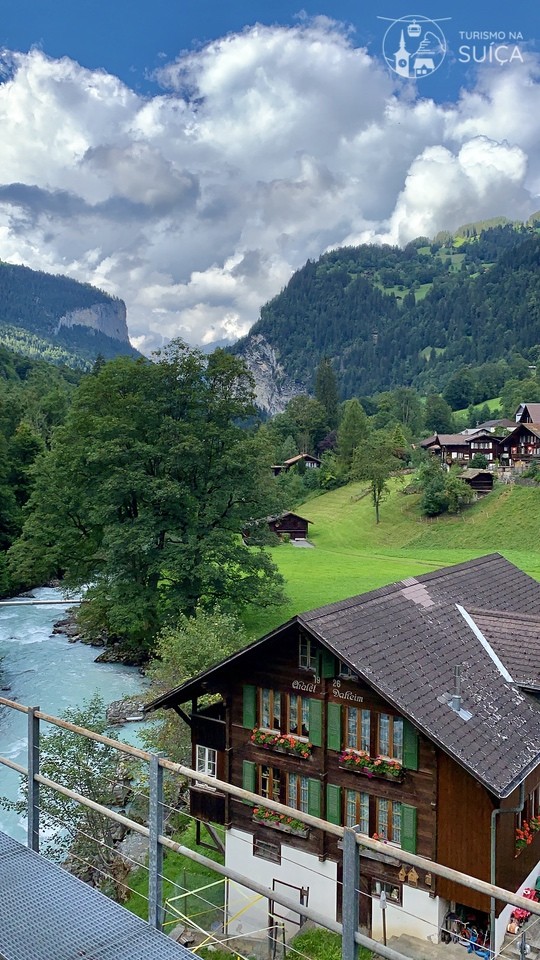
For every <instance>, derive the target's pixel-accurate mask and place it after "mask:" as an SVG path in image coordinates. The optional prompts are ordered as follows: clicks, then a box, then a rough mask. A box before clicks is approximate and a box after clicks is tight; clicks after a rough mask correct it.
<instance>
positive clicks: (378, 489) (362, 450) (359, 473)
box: [351, 431, 402, 523]
mask: <svg viewBox="0 0 540 960" xmlns="http://www.w3.org/2000/svg"><path fill="white" fill-rule="evenodd" d="M401 466H402V464H401V461H400V460H398V459H397V457H395V456H394V444H393V442H392V438H391V437H388V436H387V435H386V434H385V433H383V432H380V431H378V432H377V433H375V434H372V436H371V437H370V440H369V443H365V444H362V445H361V446H359V447H357V448H356V450H355V454H354V458H353V463H352V468H351V477H352V478H353V479H355V480H367V481H369V485H370V490H371V499H372V501H373V506H374V507H375V520H376V522H377V523H380V504H381V503H382V501H383V500H384V497H385V495H386V492H387V490H388V481H389V479H390V477H391V475H392V473H393V472H394V471H395V470H398V469H399V468H400V467H401Z"/></svg>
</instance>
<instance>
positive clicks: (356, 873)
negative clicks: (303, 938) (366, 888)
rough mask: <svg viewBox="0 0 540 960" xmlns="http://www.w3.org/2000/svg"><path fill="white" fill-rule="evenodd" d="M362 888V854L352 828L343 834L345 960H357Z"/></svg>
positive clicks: (343, 952)
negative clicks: (355, 937) (356, 938)
mask: <svg viewBox="0 0 540 960" xmlns="http://www.w3.org/2000/svg"><path fill="white" fill-rule="evenodd" d="M359 886H360V853H359V850H358V846H357V843H356V833H355V831H354V830H353V829H351V828H350V827H346V828H345V832H344V834H343V897H342V917H341V922H342V924H343V944H342V958H343V960H357V957H358V945H357V943H356V941H355V939H354V935H355V933H356V932H357V930H358V911H359V896H360V894H359Z"/></svg>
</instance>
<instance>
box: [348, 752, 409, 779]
mask: <svg viewBox="0 0 540 960" xmlns="http://www.w3.org/2000/svg"><path fill="white" fill-rule="evenodd" d="M339 768H340V770H350V771H352V773H361V774H363V775H364V776H365V777H369V778H370V779H377V780H390V781H391V782H393V783H401V782H402V781H403V778H404V776H405V770H404V769H403V767H402V765H401V763H400V762H399V760H385V759H384V758H383V757H370V756H369V754H368V753H366V752H365V751H363V750H343V751H342V753H341V754H340V757H339Z"/></svg>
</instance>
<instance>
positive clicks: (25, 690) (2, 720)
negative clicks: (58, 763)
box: [0, 587, 144, 843]
mask: <svg viewBox="0 0 540 960" xmlns="http://www.w3.org/2000/svg"><path fill="white" fill-rule="evenodd" d="M33 596H35V598H36V599H37V600H45V599H61V597H62V594H61V593H60V591H59V590H54V589H50V588H45V587H44V588H42V589H39V590H34V591H33ZM66 606H69V603H67V604H66ZM63 616H64V608H63V607H59V606H57V605H55V606H51V607H46V606H41V605H40V606H35V607H33V606H21V607H20V608H17V609H16V608H14V607H0V688H6V687H7V688H9V689H7V690H6V689H2V690H0V696H2V697H6V698H8V699H9V700H16V701H17V702H18V703H21V704H25V705H26V706H39V707H40V708H41V710H43V711H44V712H45V713H50V714H52V715H54V716H59V714H61V713H62V712H63V711H64V710H66V709H67V708H68V707H76V706H81V705H82V703H83V701H84V700H87V699H89V698H90V697H91V696H92V695H93V694H94V693H95V691H96V690H98V691H99V693H100V695H101V696H102V697H103V699H104V701H105V702H106V703H109V702H110V701H111V700H119V699H120V698H121V697H123V696H125V695H126V694H135V693H137V692H138V691H139V690H141V689H142V687H143V685H144V680H143V678H142V677H141V675H140V673H139V671H138V670H137V669H136V668H135V667H124V666H121V665H117V664H110V663H107V664H98V663H94V660H95V658H96V656H98V654H99V650H96V649H95V648H94V647H89V646H87V645H86V644H81V643H68V641H67V638H66V637H65V636H64V635H63V634H55V635H52V633H51V631H52V626H53V624H54V622H55V621H56V620H59V619H60V618H61V617H63ZM45 729H46V728H45ZM49 729H50V728H49ZM124 729H125V728H124ZM26 730H27V716H26V714H24V713H20V711H18V710H13V709H10V708H7V707H1V706H0V756H4V757H8V758H9V759H10V760H15V761H16V762H17V763H20V764H21V765H22V766H23V767H26V766H27V738H26ZM125 739H132V737H129V736H126V737H125ZM19 780H20V777H19V775H18V773H16V772H15V771H12V770H9V769H8V768H7V767H5V766H3V765H0V796H5V797H8V798H9V799H10V800H12V799H16V797H17V795H18V790H19ZM0 830H3V831H4V832H5V833H8V834H9V835H10V836H12V837H14V838H15V839H16V840H19V841H20V842H22V843H25V842H26V818H21V817H20V816H19V815H18V814H15V813H12V812H8V811H5V810H2V809H0Z"/></svg>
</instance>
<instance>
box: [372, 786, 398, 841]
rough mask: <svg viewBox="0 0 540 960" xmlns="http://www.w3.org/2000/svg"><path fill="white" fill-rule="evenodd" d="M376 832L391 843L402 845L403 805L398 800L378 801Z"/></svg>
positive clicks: (379, 799)
mask: <svg viewBox="0 0 540 960" xmlns="http://www.w3.org/2000/svg"><path fill="white" fill-rule="evenodd" d="M376 807H377V814H376V825H377V826H376V832H377V833H378V834H379V837H382V839H383V840H388V841H389V843H395V844H398V845H400V844H401V803H400V802H399V801H398V800H385V799H383V797H377V799H376Z"/></svg>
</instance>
